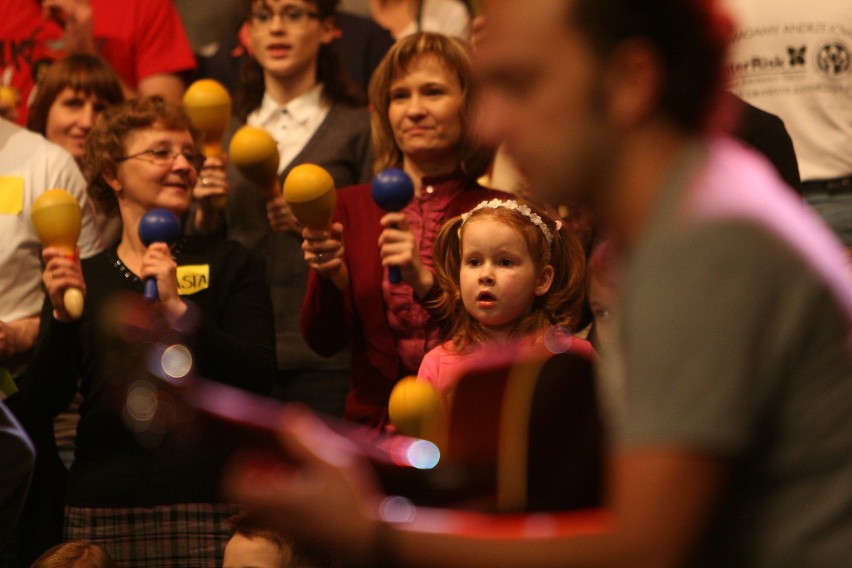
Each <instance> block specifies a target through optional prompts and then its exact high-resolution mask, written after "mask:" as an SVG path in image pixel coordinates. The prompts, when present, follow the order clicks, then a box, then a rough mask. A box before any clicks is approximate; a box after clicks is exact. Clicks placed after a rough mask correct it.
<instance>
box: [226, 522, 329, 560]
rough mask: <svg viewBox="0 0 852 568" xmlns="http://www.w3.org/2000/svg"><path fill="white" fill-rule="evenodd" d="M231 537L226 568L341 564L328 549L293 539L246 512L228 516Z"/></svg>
mask: <svg viewBox="0 0 852 568" xmlns="http://www.w3.org/2000/svg"><path fill="white" fill-rule="evenodd" d="M228 523H229V524H230V525H231V531H232V534H231V539H230V540H229V541H228V544H227V545H226V546H225V560H224V562H223V564H222V567H223V568H338V567H339V566H340V564H339V563H338V562H337V561H336V560H335V559H333V558H332V557H331V556H330V555H329V554H328V553H326V552H323V551H318V550H313V549H312V550H308V549H306V548H304V547H302V546H299V545H298V544H297V543H294V542H291V541H289V540H287V539H286V538H284V536H283V535H282V534H281V533H280V532H278V531H276V530H275V529H273V528H271V527H270V526H269V525H266V524H264V523H261V522H260V521H258V520H256V519H254V518H252V517H250V516H248V515H245V514H242V513H241V514H238V515H234V516H233V517H231V518H230V519H228Z"/></svg>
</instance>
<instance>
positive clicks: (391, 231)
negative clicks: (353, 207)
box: [370, 168, 434, 297]
mask: <svg viewBox="0 0 852 568" xmlns="http://www.w3.org/2000/svg"><path fill="white" fill-rule="evenodd" d="M370 192H371V194H372V197H373V201H375V202H376V205H378V206H379V207H380V208H382V209H384V210H385V211H389V212H390V213H388V214H387V215H385V216H384V217H382V218H381V220H380V223H381V225H382V227H384V230H383V231H382V234H381V235H379V248H380V249H381V251H380V255H381V258H382V266H387V267H388V281H389V282H390V283H391V284H399V283H400V282H406V283H407V284H408V285H409V286H411V287H412V288H414V292H415V293H416V294H417V295H418V296H421V297H422V296H424V295H425V294H426V293H427V292H428V291H429V289H430V288H431V287H432V282H433V280H434V279H433V276H432V272H431V271H430V270H429V269H428V268H426V267H425V266H423V263H422V262H421V261H420V252H419V247H418V244H417V240H416V239H415V238H414V234H413V233H412V232H411V227H410V226H409V224H408V220H407V219H406V217H405V215H404V214H403V213H401V211H402V210H403V209H404V208H405V206H406V205H408V203H409V202H410V201H411V200H412V199H413V198H414V183H413V182H412V181H411V178H410V177H409V176H408V174H407V173H405V172H404V171H403V170H401V169H399V168H387V169H384V170H382V171H380V172H379V173H378V174H376V177H375V178H373V182H372V184H371V187H370Z"/></svg>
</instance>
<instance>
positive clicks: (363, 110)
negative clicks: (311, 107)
mask: <svg viewBox="0 0 852 568" xmlns="http://www.w3.org/2000/svg"><path fill="white" fill-rule="evenodd" d="M328 115H329V118H331V119H333V121H334V124H337V125H339V124H340V122H341V121H349V122H354V123H358V124H366V125H367V126H369V124H370V112H369V111H368V110H367V107H366V106H364V105H356V104H348V103H332V105H331V108H330V109H329V111H328Z"/></svg>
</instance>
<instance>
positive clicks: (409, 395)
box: [388, 376, 446, 446]
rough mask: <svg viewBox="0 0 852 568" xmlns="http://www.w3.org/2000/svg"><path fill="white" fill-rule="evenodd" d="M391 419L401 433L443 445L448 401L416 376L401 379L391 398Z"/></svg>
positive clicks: (389, 405) (389, 410) (389, 402)
mask: <svg viewBox="0 0 852 568" xmlns="http://www.w3.org/2000/svg"><path fill="white" fill-rule="evenodd" d="M388 418H389V419H390V422H391V424H393V425H394V427H395V428H396V430H397V432H399V433H400V434H403V435H405V436H412V437H415V438H423V439H425V440H429V441H430V442H434V443H436V444H438V445H439V446H440V445H441V443H442V442H443V439H442V438H443V432H442V428H444V425H445V424H444V423H445V420H446V411H445V409H444V402H443V401H442V400H441V395H440V394H438V391H437V390H436V389H435V387H434V386H432V384H431V383H429V382H427V381H422V380H420V379H418V378H417V377H414V376H409V377H405V378H402V379H400V380H399V382H397V383H396V385H394V387H393V390H392V391H391V394H390V398H389V399H388Z"/></svg>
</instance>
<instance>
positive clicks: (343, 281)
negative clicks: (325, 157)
mask: <svg viewBox="0 0 852 568" xmlns="http://www.w3.org/2000/svg"><path fill="white" fill-rule="evenodd" d="M284 201H286V202H287V205H288V206H289V207H290V210H291V211H292V212H293V215H295V216H296V219H298V220H299V222H300V223H301V224H302V225H304V226H305V227H308V228H309V229H314V230H318V231H325V230H328V229H329V227H330V226H331V216H332V214H333V213H334V204H335V202H336V201H337V191H336V190H335V188H334V179H332V177H331V174H329V173H328V172H327V171H325V170H324V169H323V168H321V167H320V166H317V165H315V164H300V165H298V166H296V167H294V168H293V169H292V170H290V173H288V174H287V177H286V178H285V179H284ZM332 281H333V282H334V284H335V285H336V286H337V287H338V288H339V289H341V290H344V289H346V286H347V285H348V276H347V273H346V266H345V265H344V266H343V267H342V269H341V270H340V271H338V272H336V273H335V274H334V276H333V277H332Z"/></svg>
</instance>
